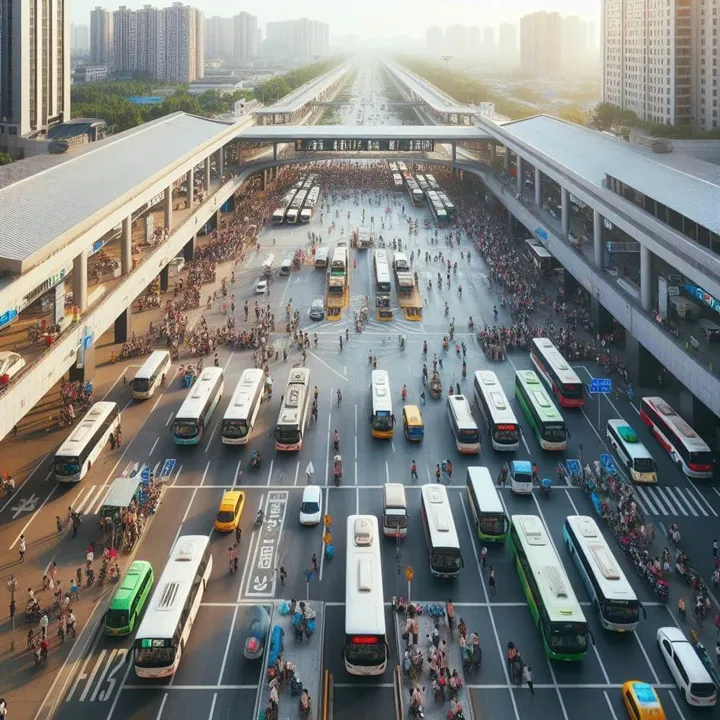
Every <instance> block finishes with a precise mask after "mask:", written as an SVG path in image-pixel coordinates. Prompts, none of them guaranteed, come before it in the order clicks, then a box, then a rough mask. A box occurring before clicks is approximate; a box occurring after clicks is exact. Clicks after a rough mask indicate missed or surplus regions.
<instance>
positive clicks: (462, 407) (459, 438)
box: [447, 395, 480, 455]
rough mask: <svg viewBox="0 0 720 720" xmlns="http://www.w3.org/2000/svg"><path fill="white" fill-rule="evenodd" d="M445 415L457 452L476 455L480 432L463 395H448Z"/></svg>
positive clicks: (478, 449)
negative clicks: (446, 415)
mask: <svg viewBox="0 0 720 720" xmlns="http://www.w3.org/2000/svg"><path fill="white" fill-rule="evenodd" d="M447 414H448V420H449V421H450V429H451V430H452V433H453V436H454V437H455V447H456V448H457V451H458V452H459V453H461V454H463V455H477V454H478V453H479V452H480V431H479V430H478V426H477V424H476V423H475V418H474V417H473V415H472V412H471V411H470V403H469V402H468V401H467V399H466V398H465V396H464V395H448V398H447Z"/></svg>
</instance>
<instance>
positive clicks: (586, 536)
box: [563, 515, 641, 632]
mask: <svg viewBox="0 0 720 720" xmlns="http://www.w3.org/2000/svg"><path fill="white" fill-rule="evenodd" d="M563 539H564V540H565V545H566V546H567V549H568V552H569V553H570V557H571V558H572V559H573V562H574V563H575V567H576V568H577V569H578V572H579V573H580V577H581V578H582V581H583V584H584V585H585V588H586V589H587V591H588V595H589V596H590V600H591V602H592V604H593V605H594V607H595V608H596V609H597V611H598V614H599V615H600V624H601V625H602V626H603V628H605V630H615V631H617V632H626V631H632V630H634V629H635V628H636V627H637V625H638V622H639V621H640V608H641V605H640V601H639V600H638V599H637V596H636V595H635V593H634V592H633V589H632V586H631V585H630V583H629V582H628V579H627V578H626V577H625V573H623V571H622V569H621V568H620V565H618V563H617V561H616V560H615V556H614V555H613V553H612V550H610V546H609V545H608V544H607V541H606V540H605V538H604V537H603V534H602V532H600V528H599V527H598V526H597V523H596V522H595V520H593V519H592V518H591V517H588V516H587V515H568V517H567V518H565V522H564V523H563Z"/></svg>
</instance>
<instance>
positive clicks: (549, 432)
mask: <svg viewBox="0 0 720 720" xmlns="http://www.w3.org/2000/svg"><path fill="white" fill-rule="evenodd" d="M515 397H516V398H517V400H518V402H519V403H520V407H521V408H522V409H523V413H525V418H526V419H527V421H528V422H529V423H530V427H531V428H532V430H533V432H534V433H535V437H536V438H537V441H538V442H539V443H540V447H541V448H542V449H543V450H566V449H567V432H566V429H565V421H564V420H563V418H562V415H561V414H560V411H559V410H558V409H557V407H555V403H554V402H553V401H552V400H551V399H550V396H549V395H548V394H547V392H546V391H545V388H544V387H543V386H542V383H541V382H540V379H539V378H538V376H537V374H536V373H534V372H533V371H532V370H518V371H517V372H516V373H515Z"/></svg>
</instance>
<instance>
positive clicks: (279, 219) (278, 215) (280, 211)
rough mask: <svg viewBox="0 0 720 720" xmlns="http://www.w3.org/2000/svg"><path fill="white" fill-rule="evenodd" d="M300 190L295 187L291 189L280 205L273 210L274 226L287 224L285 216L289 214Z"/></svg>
mask: <svg viewBox="0 0 720 720" xmlns="http://www.w3.org/2000/svg"><path fill="white" fill-rule="evenodd" d="M297 192H298V189H297V188H295V187H292V188H290V190H288V191H287V192H286V193H285V195H283V197H282V200H280V204H279V205H278V206H277V207H276V208H275V210H273V214H272V221H273V225H282V224H283V223H284V222H285V215H286V214H287V211H288V208H289V207H290V203H291V202H292V201H293V200H294V199H295V195H297Z"/></svg>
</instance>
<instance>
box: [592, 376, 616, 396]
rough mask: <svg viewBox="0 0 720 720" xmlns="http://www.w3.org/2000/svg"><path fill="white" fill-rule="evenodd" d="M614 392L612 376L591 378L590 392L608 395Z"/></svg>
mask: <svg viewBox="0 0 720 720" xmlns="http://www.w3.org/2000/svg"><path fill="white" fill-rule="evenodd" d="M611 392H612V380H611V379H610V378H591V379H590V393H591V394H594V393H597V394H599V395H608V394H610V393H611Z"/></svg>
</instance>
